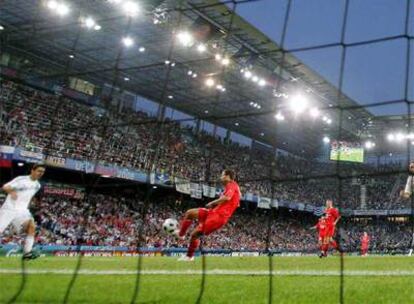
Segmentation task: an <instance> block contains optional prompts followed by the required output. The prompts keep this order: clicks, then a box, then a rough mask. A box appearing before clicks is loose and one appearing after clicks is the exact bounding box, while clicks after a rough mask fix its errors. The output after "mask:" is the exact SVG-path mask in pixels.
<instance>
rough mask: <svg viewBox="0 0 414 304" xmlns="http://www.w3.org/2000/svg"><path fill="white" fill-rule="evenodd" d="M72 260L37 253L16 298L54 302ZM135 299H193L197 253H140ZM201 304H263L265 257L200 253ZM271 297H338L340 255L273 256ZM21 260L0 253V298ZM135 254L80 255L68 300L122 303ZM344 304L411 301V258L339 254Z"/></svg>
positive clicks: (12, 284) (11, 286)
mask: <svg viewBox="0 0 414 304" xmlns="http://www.w3.org/2000/svg"><path fill="white" fill-rule="evenodd" d="M77 259H78V258H74V257H72V258H71V257H42V258H39V259H38V260H34V261H29V262H27V263H26V264H25V265H26V271H27V274H26V276H25V277H26V280H25V282H24V284H25V285H24V289H23V291H22V292H21V294H20V295H19V296H18V297H17V298H16V301H15V302H16V303H62V301H63V299H64V296H65V292H66V290H67V288H68V285H69V282H70V280H71V278H72V273H73V271H74V269H75V266H76V263H77ZM141 262H142V263H141V266H142V267H141V270H142V273H141V275H140V279H139V290H138V296H137V299H136V303H195V302H196V301H197V298H198V296H199V292H200V286H201V282H202V276H201V270H202V261H201V258H197V259H196V261H195V262H193V263H183V262H178V261H177V260H176V258H174V257H143V258H142V260H141ZM205 262H206V263H205V265H206V269H207V273H208V274H207V275H206V276H205V288H204V293H203V294H202V298H201V303H209V304H210V303H269V301H268V299H269V295H270V294H269V287H270V277H269V275H268V270H269V258H268V257H206V259H205ZM272 264H273V270H274V275H273V276H272V285H271V286H272V293H271V295H272V300H273V301H272V302H273V303H295V304H298V303H338V302H339V295H340V277H339V276H338V273H339V269H340V258H339V257H337V256H336V257H335V256H331V257H328V258H327V259H322V260H320V259H319V258H317V257H316V256H315V257H313V256H312V257H273V258H272ZM20 267H21V260H20V259H19V258H17V257H10V258H6V257H2V258H0V302H1V303H7V302H9V301H10V299H12V298H13V297H14V296H15V295H16V294H17V292H18V290H19V288H20V287H21V284H22V282H23V276H22V274H21V272H20V271H21V268H20ZM137 267H138V258H137V257H135V258H134V257H83V258H82V264H81V268H80V269H81V273H80V274H79V275H78V277H77V279H76V281H75V283H74V285H73V288H72V290H71V293H70V295H69V297H68V302H69V303H130V302H131V298H132V295H133V292H134V288H135V283H136V278H137V276H136V271H137ZM344 270H345V276H344V281H343V282H344V289H343V292H344V293H343V297H344V302H345V303H363V304H368V303H373V304H374V303H375V304H380V303H398V304H403V303H414V257H404V256H400V257H397V256H395V257H388V256H387V257H374V256H372V257H344Z"/></svg>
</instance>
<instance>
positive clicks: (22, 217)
mask: <svg viewBox="0 0 414 304" xmlns="http://www.w3.org/2000/svg"><path fill="white" fill-rule="evenodd" d="M45 169H46V168H45V166H44V165H40V164H35V165H33V167H32V169H31V171H30V175H22V176H18V177H16V178H15V179H13V180H11V181H10V182H8V183H7V184H5V185H4V186H3V187H2V189H3V191H5V192H6V193H7V197H6V200H5V201H4V204H3V205H2V206H1V207H0V235H1V234H2V233H3V231H4V230H5V229H6V228H7V227H8V226H9V225H10V224H12V225H13V226H14V228H15V230H16V231H17V232H19V233H20V232H25V233H26V239H25V242H24V246H23V259H27V260H28V259H35V258H37V257H39V254H38V253H37V252H35V251H33V250H32V248H33V243H34V236H35V229H36V226H35V222H34V220H33V216H32V214H31V213H30V211H29V204H30V201H31V200H32V198H33V196H35V194H36V193H37V192H38V191H39V190H40V183H39V179H40V178H41V177H42V176H43V174H44V173H45Z"/></svg>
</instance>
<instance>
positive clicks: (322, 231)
mask: <svg viewBox="0 0 414 304" xmlns="http://www.w3.org/2000/svg"><path fill="white" fill-rule="evenodd" d="M311 229H317V230H318V245H319V249H320V250H321V254H320V255H319V257H320V258H322V257H323V256H324V251H323V250H324V245H323V241H324V239H325V237H326V233H327V231H328V225H327V223H326V217H324V216H322V217H320V218H319V220H318V223H317V224H316V225H315V226H313V227H312V228H311Z"/></svg>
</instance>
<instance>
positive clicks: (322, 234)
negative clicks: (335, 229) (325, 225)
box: [319, 231, 326, 240]
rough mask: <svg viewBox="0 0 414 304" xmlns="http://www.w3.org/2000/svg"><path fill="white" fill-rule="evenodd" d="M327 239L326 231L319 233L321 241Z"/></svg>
mask: <svg viewBox="0 0 414 304" xmlns="http://www.w3.org/2000/svg"><path fill="white" fill-rule="evenodd" d="M325 237H326V231H323V232H319V239H320V240H321V239H323V238H325Z"/></svg>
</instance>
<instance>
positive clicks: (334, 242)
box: [330, 240, 338, 249]
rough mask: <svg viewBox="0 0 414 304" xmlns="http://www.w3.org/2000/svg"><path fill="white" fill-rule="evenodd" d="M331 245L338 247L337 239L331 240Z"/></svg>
mask: <svg viewBox="0 0 414 304" xmlns="http://www.w3.org/2000/svg"><path fill="white" fill-rule="evenodd" d="M330 245H331V246H332V247H333V248H335V249H338V243H337V242H336V241H335V240H334V241H331V243H330Z"/></svg>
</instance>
